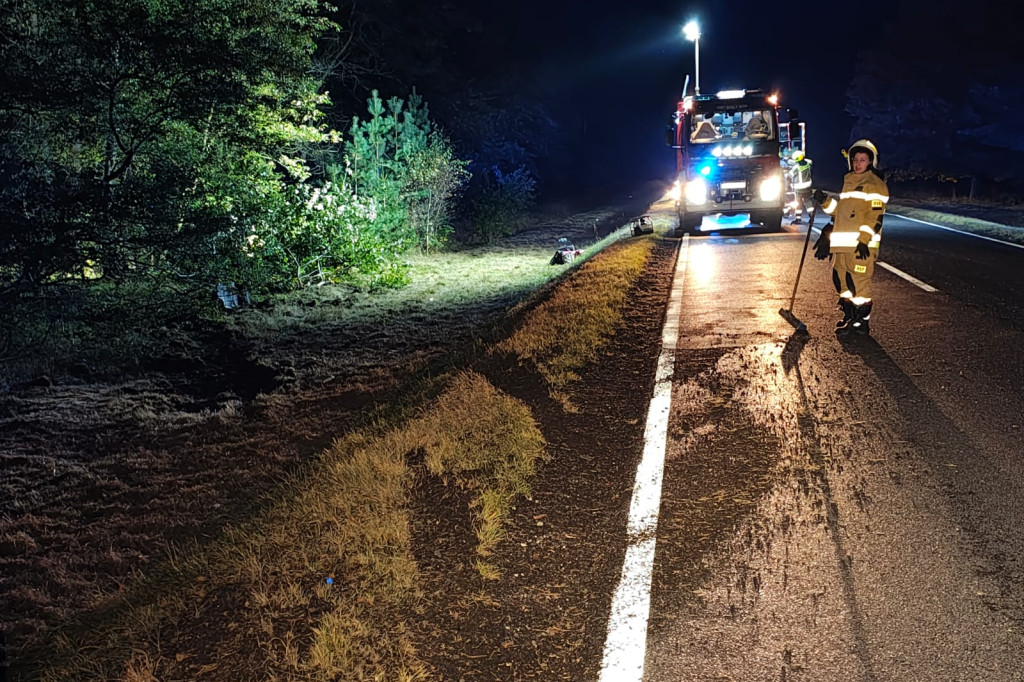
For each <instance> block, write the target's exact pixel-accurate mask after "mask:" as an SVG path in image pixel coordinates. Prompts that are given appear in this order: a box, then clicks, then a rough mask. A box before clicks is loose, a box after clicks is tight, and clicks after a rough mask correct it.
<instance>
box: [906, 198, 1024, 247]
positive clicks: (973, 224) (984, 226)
mask: <svg viewBox="0 0 1024 682" xmlns="http://www.w3.org/2000/svg"><path fill="white" fill-rule="evenodd" d="M888 210H889V212H890V213H893V214H895V215H904V216H907V217H908V218H916V219H917V220H924V221H927V222H930V223H937V224H939V225H945V226H947V227H952V228H955V229H957V230H963V231H964V232H971V233H973V234H980V235H983V236H985V237H992V238H993V239H1001V240H1002V241H1006V242H1010V243H1011V244H1022V245H1024V227H1014V226H1012V225H1003V224H1000V223H996V222H991V221H989V220H982V219H981V218H972V217H969V216H962V215H956V214H955V213H945V212H941V211H935V210H931V209H926V208H919V207H916V206H907V205H905V204H900V203H898V202H892V203H891V204H890V205H889V209H888Z"/></svg>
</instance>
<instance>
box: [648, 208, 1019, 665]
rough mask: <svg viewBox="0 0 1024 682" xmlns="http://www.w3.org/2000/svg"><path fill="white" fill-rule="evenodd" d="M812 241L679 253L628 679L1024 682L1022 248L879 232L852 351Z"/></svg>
mask: <svg viewBox="0 0 1024 682" xmlns="http://www.w3.org/2000/svg"><path fill="white" fill-rule="evenodd" d="M652 211H653V212H654V213H658V212H662V211H665V212H670V211H671V207H670V206H668V205H662V204H658V205H655V206H654V207H653V209H652ZM819 222H820V221H819ZM804 234H805V233H804V232H802V231H800V230H798V229H797V228H791V231H790V232H788V233H786V234H775V235H737V234H728V233H724V234H722V235H720V236H714V235H712V236H698V237H692V238H688V239H687V240H686V241H685V242H684V244H683V245H682V249H681V252H680V259H679V264H678V268H685V271H684V273H683V276H684V279H683V294H682V304H681V309H680V311H679V314H678V324H679V341H678V347H677V350H676V353H675V369H674V375H673V384H672V406H671V410H670V413H669V418H668V443H667V446H666V453H665V469H664V482H663V487H662V496H661V500H662V502H661V518H660V521H659V524H658V530H657V543H656V551H655V558H654V569H653V581H652V591H651V597H650V599H651V602H650V604H651V606H650V608H651V612H650V619H649V625H648V631H647V636H646V658H645V664H644V675H643V679H644V680H645V681H646V682H668V681H670V680H671V681H672V682H678V681H679V680H743V681H744V682H750V681H754V680H773V681H779V680H782V681H792V680H844V681H864V682H874V681H882V680H886V681H888V680H899V681H904V680H929V681H932V680H958V681H967V680H978V681H981V680H985V681H987V682H1000V681H1004V680H1024V447H1022V445H1021V440H1022V435H1024V360H1022V358H1024V353H1022V351H1021V349H1022V348H1024V326H1022V308H1024V305H1022V301H1024V297H1022V294H1024V291H1022V289H1024V276H1022V274H1021V266H1022V265H1024V251H1022V250H1021V249H1018V248H1014V247H1011V246H1004V245H1000V244H996V243H993V242H989V241H985V240H982V239H977V238H974V237H970V236H964V235H958V234H956V233H953V232H949V231H945V230H941V229H937V228H933V227H928V226H925V225H921V224H919V223H914V222H911V221H909V220H902V219H899V218H896V217H890V218H888V219H887V221H886V227H885V235H884V241H883V245H882V252H881V260H882V261H884V262H886V263H889V264H890V265H892V266H894V267H895V268H898V269H899V270H901V271H903V272H905V273H907V274H909V275H911V276H913V277H915V278H917V279H918V280H920V281H922V282H924V283H927V284H929V285H931V286H932V287H934V288H935V289H937V291H926V290H924V289H922V288H921V287H919V286H918V285H916V284H914V283H911V282H910V281H907V280H906V279H903V278H901V277H899V276H897V275H896V274H893V273H892V272H890V271H888V270H885V269H882V268H878V269H876V274H875V285H876V287H875V288H876V291H875V301H876V304H875V310H874V313H873V315H872V321H871V324H872V333H873V336H872V337H871V338H863V337H861V338H855V339H852V340H844V339H842V338H838V337H837V336H836V335H835V333H834V332H833V331H832V327H833V324H834V322H835V320H836V319H838V316H839V313H838V311H837V310H836V308H835V299H836V296H835V292H834V291H833V290H832V288H831V279H830V266H829V264H828V263H827V261H826V262H821V261H816V260H814V259H813V258H812V257H811V256H810V255H808V258H807V261H806V264H805V268H804V271H803V276H802V280H801V285H800V289H799V292H798V296H797V299H796V305H795V306H794V313H795V314H796V316H797V317H798V318H799V319H800V320H802V321H803V322H804V323H806V325H807V327H808V329H809V332H810V334H809V335H806V336H805V335H799V334H795V333H794V329H793V327H792V326H790V324H789V323H787V322H786V320H785V319H783V318H782V316H780V315H779V312H778V311H779V309H780V308H782V307H787V306H788V304H789V299H790V294H791V293H792V287H793V281H794V277H795V275H796V270H797V264H798V262H799V260H800V250H801V248H802V247H803V245H804ZM812 241H813V239H812Z"/></svg>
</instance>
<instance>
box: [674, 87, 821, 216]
mask: <svg viewBox="0 0 1024 682" xmlns="http://www.w3.org/2000/svg"><path fill="white" fill-rule="evenodd" d="M780 115H781V116H780ZM780 118H781V119H782V120H781V121H780ZM795 119H796V112H795V111H793V110H783V111H780V108H779V105H778V96H777V95H774V94H768V93H766V92H765V91H763V90H724V91H722V92H719V93H717V94H714V95H687V96H684V97H683V99H682V100H681V101H680V102H679V103H678V104H677V106H676V111H675V113H674V114H673V116H672V121H671V125H670V126H669V130H668V139H667V140H666V141H667V142H668V143H669V144H670V145H671V146H672V147H673V148H674V149H675V150H676V182H675V185H674V187H673V190H672V192H673V195H674V198H675V200H676V209H677V213H678V217H679V224H678V228H677V232H679V233H683V232H691V233H692V232H698V231H700V229H701V225H702V223H703V221H704V218H705V217H707V216H710V217H713V218H715V219H716V220H717V219H718V218H720V217H723V216H736V217H740V216H747V217H748V219H747V220H743V219H740V220H729V221H722V222H727V226H735V227H752V226H756V225H760V226H762V227H763V228H765V229H770V230H778V229H780V228H781V226H782V214H783V211H784V208H785V179H784V176H783V168H782V166H781V164H780V160H781V157H782V154H783V150H784V147H789V146H791V145H792V144H793V143H794V140H792V139H791V138H790V135H789V133H792V132H794V128H795V129H796V130H800V131H802V127H799V124H798V123H797V124H796V125H794V123H796V122H795ZM801 137H802V135H801ZM783 138H786V139H783ZM721 227H722V225H721V224H718V225H716V226H715V229H721Z"/></svg>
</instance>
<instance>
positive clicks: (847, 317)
mask: <svg viewBox="0 0 1024 682" xmlns="http://www.w3.org/2000/svg"><path fill="white" fill-rule="evenodd" d="M838 306H839V308H840V309H841V310H842V311H843V319H841V320H839V321H838V322H836V331H837V332H840V331H848V330H849V327H850V322H852V321H853V316H854V314H855V312H856V310H857V306H855V305H854V304H853V301H851V300H850V299H848V298H841V299H839V304H838Z"/></svg>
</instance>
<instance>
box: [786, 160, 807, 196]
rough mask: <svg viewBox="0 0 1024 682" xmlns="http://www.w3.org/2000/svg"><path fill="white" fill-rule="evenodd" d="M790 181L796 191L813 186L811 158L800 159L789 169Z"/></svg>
mask: <svg viewBox="0 0 1024 682" xmlns="http://www.w3.org/2000/svg"><path fill="white" fill-rule="evenodd" d="M789 182H790V185H791V186H792V187H793V189H794V190H796V191H800V190H803V189H810V188H811V161H810V159H800V160H799V161H797V162H796V165H794V166H793V167H792V168H790V169H789Z"/></svg>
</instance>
